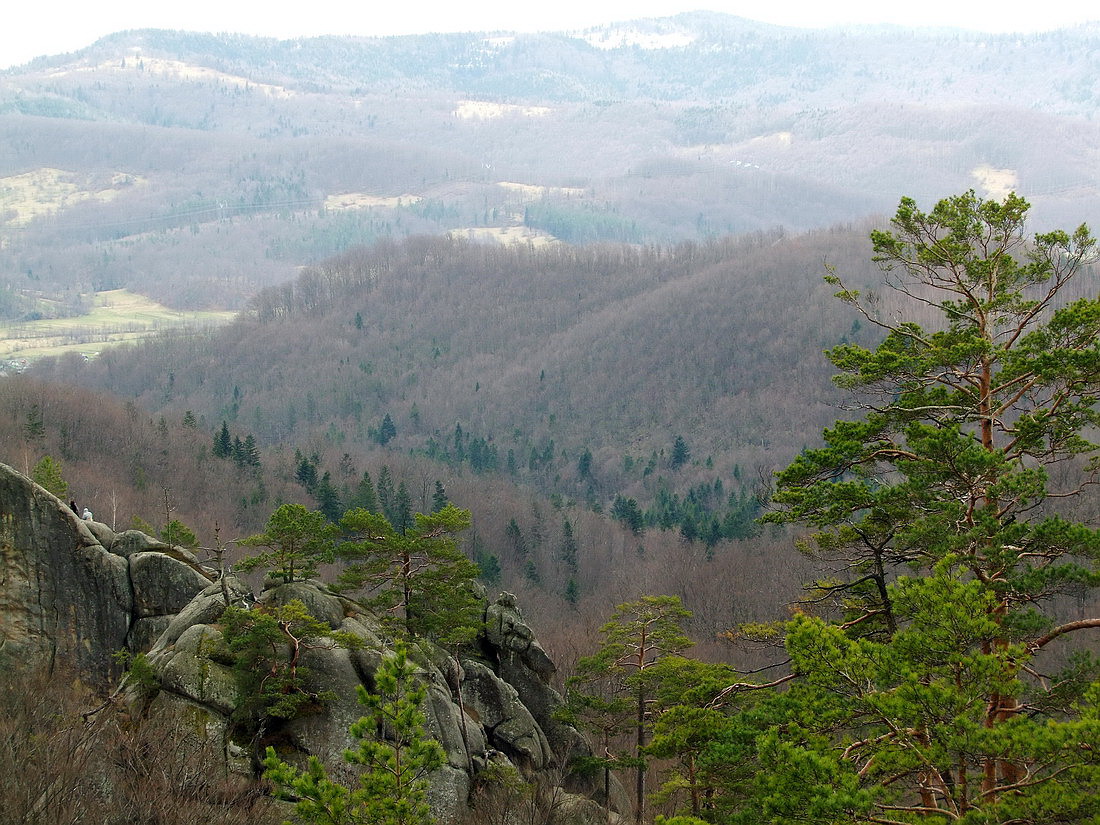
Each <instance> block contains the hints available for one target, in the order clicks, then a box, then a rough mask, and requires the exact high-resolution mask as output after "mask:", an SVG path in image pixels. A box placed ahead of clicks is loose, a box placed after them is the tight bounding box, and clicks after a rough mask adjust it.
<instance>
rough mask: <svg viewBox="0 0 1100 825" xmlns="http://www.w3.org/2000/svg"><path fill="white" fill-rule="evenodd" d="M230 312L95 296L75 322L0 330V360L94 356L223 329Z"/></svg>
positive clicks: (118, 293)
mask: <svg viewBox="0 0 1100 825" xmlns="http://www.w3.org/2000/svg"><path fill="white" fill-rule="evenodd" d="M234 314H235V313H232V312H179V311H176V310H173V309H169V308H168V307H166V306H163V305H161V304H158V303H157V302H156V301H152V300H150V299H149V298H146V297H144V296H142V295H138V294H136V293H133V292H130V291H128V290H125V289H113V290H109V291H107V292H98V293H96V296H95V307H94V308H93V309H92V311H91V312H90V313H88V314H87V315H81V316H79V317H76V318H54V319H50V320H44V321H28V322H24V323H16V324H4V325H0V358H4V359H23V358H25V359H28V360H33V359H35V358H42V357H44V356H47V355H60V354H62V353H64V352H79V353H81V354H82V355H87V356H89V357H94V356H95V355H96V354H97V353H98V352H99V351H100V350H101V349H103V348H105V347H108V346H111V345H112V344H119V343H122V342H125V341H133V340H136V339H138V338H143V337H145V336H148V335H152V334H154V333H156V332H160V331H161V330H167V329H177V328H180V327H205V326H211V325H215V324H224V323H226V322H228V321H229V320H231V319H232V318H233V316H234Z"/></svg>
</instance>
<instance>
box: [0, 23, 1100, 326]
mask: <svg viewBox="0 0 1100 825" xmlns="http://www.w3.org/2000/svg"><path fill="white" fill-rule="evenodd" d="M1098 41H1100V34H1098V33H1097V31H1096V30H1095V28H1093V27H1082V28H1077V29H1072V30H1064V31H1059V32H1052V33H1049V34H1042V35H1032V36H1026V37H1022V36H1014V35H996V36H994V35H978V34H974V33H964V32H959V31H908V30H902V29H860V30H843V31H842V30H828V31H812V30H801V29H787V28H781V27H774V26H765V25H761V24H756V23H751V22H749V21H745V20H741V19H738V18H733V17H726V16H721V15H708V14H688V15H681V16H678V17H673V18H666V19H659V20H643V21H634V22H630V23H623V24H617V25H612V26H607V27H602V28H599V29H594V30H592V31H588V32H577V33H558V34H539V35H533V34H532V35H518V34H509V33H506V32H501V33H480V34H478V33H471V34H456V35H424V36H416V37H392V38H348V37H326V38H312V39H303V40H293V41H275V40H267V39H260V38H249V37H243V36H235V35H224V36H213V35H196V34H185V33H180V32H168V31H132V32H123V33H120V34H115V35H112V36H110V37H107V38H104V39H103V40H101V41H99V42H97V43H95V44H92V45H90V46H89V47H88V48H86V49H83V50H80V51H78V52H75V53H73V54H68V55H60V56H52V57H43V58H40V59H38V60H35V61H32V62H31V63H29V64H27V65H25V66H21V67H16V68H13V69H10V70H8V71H5V72H3V73H0V190H2V191H3V197H2V199H0V227H2V230H3V232H4V236H5V243H4V244H3V245H2V246H0V318H5V319H6V318H13V319H14V318H23V317H29V318H33V317H40V316H55V315H58V314H74V313H79V312H81V311H85V310H86V308H87V306H88V305H89V304H90V299H89V297H88V296H89V295H90V293H92V292H93V291H97V290H106V289H114V288H123V287H124V288H129V289H132V290H134V291H137V292H140V293H142V294H144V295H147V296H149V297H152V298H155V299H157V300H158V301H160V302H162V303H166V304H168V305H170V306H172V307H176V308H228V309H239V308H241V307H243V306H245V305H246V304H247V301H248V299H249V298H250V297H251V296H252V295H254V294H255V293H256V292H257V291H258V290H259V289H260V288H262V287H264V286H268V285H272V284H277V283H280V282H282V281H285V280H288V279H289V278H291V277H293V275H294V274H295V273H296V271H297V268H298V267H299V266H302V265H308V264H313V263H317V262H319V261H322V260H324V259H325V258H327V257H329V256H331V255H333V254H337V253H339V252H342V251H344V250H345V249H348V248H350V247H351V246H353V245H355V244H361V243H372V242H374V241H376V240H378V239H383V238H402V237H406V236H409V235H415V234H422V233H429V234H439V233H443V232H447V231H454V232H459V233H461V234H463V235H470V236H474V237H478V238H483V239H486V238H487V239H503V240H512V239H515V238H519V239H522V240H531V241H533V242H543V241H546V240H548V239H551V238H555V239H559V240H564V241H568V242H571V243H587V242H593V241H600V242H628V243H642V244H662V245H667V244H671V243H676V242H679V241H681V240H687V239H693V240H705V239H708V238H713V237H719V236H723V235H726V234H740V233H745V232H753V231H761V230H764V231H766V230H770V229H772V228H774V227H777V226H782V227H785V228H787V229H788V230H790V231H803V230H806V229H811V228H820V227H825V226H830V225H833V224H835V223H837V222H843V221H851V220H862V219H863V218H864V217H865V216H867V215H870V214H874V213H886V212H889V211H890V210H891V209H892V208H893V206H894V204H895V203H896V201H897V198H898V196H899V195H900V194H902V193H905V194H909V195H912V196H914V197H917V198H918V199H919V200H920V201H921V202H931V201H933V200H934V199H936V198H939V197H942V196H944V195H946V194H949V193H953V192H960V191H965V190H966V189H968V188H970V187H975V188H977V189H978V190H979V191H980V192H982V193H983V194H990V195H1003V194H1004V193H1005V192H1007V191H1008V190H1009V189H1016V190H1018V191H1020V192H1022V193H1024V194H1025V195H1026V196H1027V197H1029V198H1030V199H1031V200H1032V201H1033V203H1034V204H1035V215H1036V217H1037V218H1038V219H1039V221H1040V222H1042V223H1044V224H1047V223H1049V224H1052V225H1066V224H1070V223H1075V222H1078V221H1080V220H1082V219H1085V220H1089V219H1091V218H1092V214H1091V213H1094V212H1095V203H1096V194H1097V189H1098V184H1100V181H1098V179H1097V166H1096V164H1095V163H1094V162H1093V148H1094V147H1095V146H1096V145H1097V143H1098V142H1100V136H1098V134H1097V125H1096V116H1097V113H1098V103H1100V92H1098V90H1097V86H1096V78H1097V77H1098V76H1100V67H1098V65H1097V62H1098V60H1100V57H1098V55H1100V49H1097V48H1096V46H1097V43H1098ZM1093 222H1095V221H1093Z"/></svg>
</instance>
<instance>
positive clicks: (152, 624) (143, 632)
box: [126, 616, 172, 653]
mask: <svg viewBox="0 0 1100 825" xmlns="http://www.w3.org/2000/svg"><path fill="white" fill-rule="evenodd" d="M171 622H172V617H171V616H149V617H147V618H144V619H137V620H136V621H135V622H134V623H133V624H132V625H131V626H130V635H129V636H128V637H127V639H126V647H127V649H129V650H130V652H132V653H148V652H149V651H150V650H151V649H152V647H153V645H154V644H156V641H157V639H159V638H160V635H161V634H162V633H163V632H164V631H165V630H166V629H167V628H168V625H169V624H171Z"/></svg>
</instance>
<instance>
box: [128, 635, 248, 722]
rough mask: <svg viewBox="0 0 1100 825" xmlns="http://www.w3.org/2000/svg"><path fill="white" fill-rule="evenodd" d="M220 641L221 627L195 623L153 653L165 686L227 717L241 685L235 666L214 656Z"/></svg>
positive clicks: (162, 686)
mask: <svg viewBox="0 0 1100 825" xmlns="http://www.w3.org/2000/svg"><path fill="white" fill-rule="evenodd" d="M220 642H221V632H220V631H219V630H217V629H216V628H212V627H209V626H208V625H202V624H195V625H191V626H190V627H189V628H187V629H186V630H185V631H184V632H183V633H182V634H180V637H179V639H177V640H176V643H175V644H174V645H173V646H172V647H170V648H161V649H159V650H156V651H154V652H152V653H150V654H149V664H150V665H152V666H153V669H154V670H155V672H156V674H157V677H158V680H159V681H160V687H161V690H162V691H166V692H168V693H170V694H172V695H173V696H179V697H182V698H183V699H184V700H185V701H188V702H190V703H193V704H197V705H201V706H202V707H205V708H208V709H210V710H212V711H216V712H217V713H219V714H221V715H222V716H226V717H227V716H228V715H229V714H230V713H231V712H232V710H233V708H234V707H235V706H236V704H237V697H238V689H237V681H236V678H235V677H234V675H233V672H232V670H231V669H230V668H228V667H226V666H225V665H222V664H219V663H218V662H216V661H214V660H213V659H212V658H211V657H210V654H211V652H212V651H213V650H215V649H216V646H217V645H219V644H220Z"/></svg>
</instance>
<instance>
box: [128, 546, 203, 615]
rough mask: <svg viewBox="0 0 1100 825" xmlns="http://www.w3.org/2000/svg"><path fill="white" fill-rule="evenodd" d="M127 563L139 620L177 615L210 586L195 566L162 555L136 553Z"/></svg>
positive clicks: (135, 611) (135, 610)
mask: <svg viewBox="0 0 1100 825" xmlns="http://www.w3.org/2000/svg"><path fill="white" fill-rule="evenodd" d="M128 560H129V562H130V583H131V585H132V586H133V589H134V615H135V616H137V617H139V618H147V617H149V616H165V615H168V614H171V613H178V612H179V611H181V610H183V608H185V607H186V606H187V605H188V604H189V603H190V601H191V599H192V598H193V597H194V596H195V595H196V594H197V593H199V592H201V591H202V590H203V589H205V588H206V587H207V586H208V585H209V584H210V579H209V578H207V577H206V576H204V575H202V574H201V573H199V572H198V571H197V570H196V569H195V568H194V567H192V566H190V565H188V564H186V563H185V562H183V561H180V560H179V559H175V558H173V557H171V556H168V555H165V554H164V553H161V552H144V553H133V554H131V555H130V557H129V559H128Z"/></svg>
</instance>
